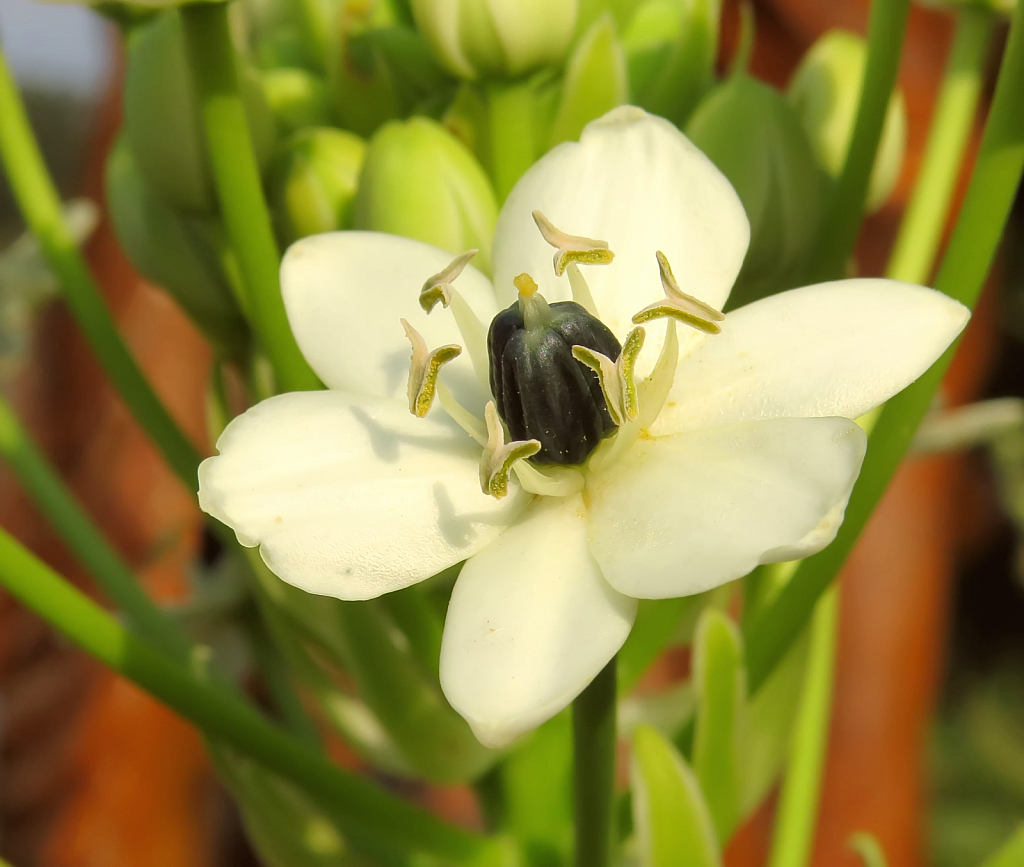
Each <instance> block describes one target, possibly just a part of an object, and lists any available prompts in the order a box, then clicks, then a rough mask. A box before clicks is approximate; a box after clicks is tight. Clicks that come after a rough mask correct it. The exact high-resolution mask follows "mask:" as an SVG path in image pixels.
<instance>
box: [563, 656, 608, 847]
mask: <svg viewBox="0 0 1024 867" xmlns="http://www.w3.org/2000/svg"><path fill="white" fill-rule="evenodd" d="M615 668H616V662H615V659H614V657H613V658H612V661H611V662H609V663H608V664H607V665H606V666H605V667H604V669H602V671H601V673H600V674H598V676H597V677H595V678H594V680H593V681H592V682H591V684H590V686H588V687H587V688H586V689H585V690H583V692H582V693H580V696H579V698H577V699H576V701H574V702H573V704H572V735H573V791H574V795H575V818H576V854H575V861H574V863H575V865H576V867H608V865H609V864H611V857H612V841H613V839H614V826H613V823H612V815H613V805H614V799H615V696H616V687H615V680H616V676H615Z"/></svg>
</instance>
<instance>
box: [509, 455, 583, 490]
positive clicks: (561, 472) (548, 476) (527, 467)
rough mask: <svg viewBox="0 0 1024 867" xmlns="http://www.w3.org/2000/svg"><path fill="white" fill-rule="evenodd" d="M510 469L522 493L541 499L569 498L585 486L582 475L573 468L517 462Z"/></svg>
mask: <svg viewBox="0 0 1024 867" xmlns="http://www.w3.org/2000/svg"><path fill="white" fill-rule="evenodd" d="M512 469H513V470H515V474H516V476H517V477H518V478H519V484H520V485H522V486H523V490H524V491H528V492H529V493H531V494H537V495H538V496H541V497H571V496H572V495H573V494H578V493H579V492H580V491H582V490H583V488H584V487H585V485H586V480H585V479H584V477H583V473H581V472H580V471H579V470H577V469H576V468H574V467H556V466H548V467H538V466H536V465H534V464H531V463H528V462H526V461H519V463H517V464H516V465H515V466H514V467H512Z"/></svg>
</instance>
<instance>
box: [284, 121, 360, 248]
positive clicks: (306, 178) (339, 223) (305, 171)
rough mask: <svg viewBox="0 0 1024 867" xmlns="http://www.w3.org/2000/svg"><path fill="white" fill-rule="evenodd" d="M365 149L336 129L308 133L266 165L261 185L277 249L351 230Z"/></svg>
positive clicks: (297, 136)
mask: <svg viewBox="0 0 1024 867" xmlns="http://www.w3.org/2000/svg"><path fill="white" fill-rule="evenodd" d="M365 155H366V143H365V142H364V141H363V140H362V139H361V138H359V137H358V136H355V135H352V133H350V132H344V131H343V130H340V129H332V128H329V127H326V128H310V129H304V130H301V131H300V132H298V133H296V134H295V135H294V136H292V138H291V139H289V140H288V142H286V143H285V144H284V145H283V146H282V147H281V148H280V150H279V151H278V153H277V154H276V155H275V157H274V159H273V160H272V161H271V164H270V170H269V172H268V179H267V198H268V199H269V200H270V205H271V210H272V211H273V215H274V223H275V226H276V228H277V232H278V236H279V238H280V241H281V244H282V246H288V245H290V244H292V243H294V242H295V241H297V240H298V239H299V238H305V237H306V236H307V235H317V234H320V233H321V232H333V231H335V230H338V229H350V228H352V210H353V203H354V201H355V196H356V189H357V187H358V184H359V172H360V169H362V166H363V158H364V157H365Z"/></svg>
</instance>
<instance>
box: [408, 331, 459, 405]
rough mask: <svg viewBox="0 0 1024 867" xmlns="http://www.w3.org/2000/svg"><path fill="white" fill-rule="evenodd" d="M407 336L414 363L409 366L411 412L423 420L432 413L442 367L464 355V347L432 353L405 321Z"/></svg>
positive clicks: (444, 348)
mask: <svg viewBox="0 0 1024 867" xmlns="http://www.w3.org/2000/svg"><path fill="white" fill-rule="evenodd" d="M402 327H403V328H405V336H406V337H408V338H409V343H411V344H412V362H411V364H410V365H409V386H408V393H409V412H411V413H412V414H413V415H414V416H416V417H417V418H423V417H424V416H426V414H427V413H428V412H429V411H430V405H431V404H432V403H433V402H434V395H435V393H436V391H437V375H438V373H439V372H440V370H441V367H442V366H443V365H445V364H447V363H448V362H449V361H451V360H452V359H454V358H458V357H459V355H461V354H462V347H461V346H457V345H455V344H454V343H452V344H449V345H447V346H441V347H438V348H437V349H435V350H434V351H433V352H431V351H430V350H429V349H427V342H426V341H425V340H424V339H423V335H422V334H420V333H419V332H418V331H417V330H416V329H415V328H413V327H412V326H411V325H410V324H409V322H408V321H407V320H405V319H403V320H402Z"/></svg>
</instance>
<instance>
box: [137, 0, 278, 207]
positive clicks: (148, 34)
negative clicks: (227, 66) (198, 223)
mask: <svg viewBox="0 0 1024 867" xmlns="http://www.w3.org/2000/svg"><path fill="white" fill-rule="evenodd" d="M239 71H240V73H241V80H242V89H243V96H244V99H245V107H246V112H247V116H248V120H249V128H250V129H251V130H252V136H253V144H254V146H255V149H256V156H257V159H258V160H259V162H260V165H264V164H265V163H266V160H267V159H268V158H269V156H270V152H271V150H272V148H273V143H274V136H275V132H274V121H273V118H272V117H271V116H270V112H269V110H268V109H267V104H266V101H265V100H264V97H263V89H262V87H261V86H260V82H259V79H258V78H257V76H256V75H255V73H254V72H253V71H252V70H251V69H248V68H247V67H244V66H243V67H242V68H240V70H239ZM124 109H125V120H124V130H125V137H126V140H127V144H128V147H129V148H130V149H131V152H132V156H133V157H134V158H135V163H136V165H137V166H138V169H139V171H140V172H141V173H142V176H143V177H144V178H145V180H146V183H147V184H149V186H150V188H151V189H152V190H153V191H154V192H155V193H157V194H158V195H160V196H162V197H163V198H164V199H165V200H166V201H167V202H168V203H169V204H170V205H172V206H173V207H176V208H182V209H185V210H191V211H202V212H205V213H213V212H214V211H216V210H217V198H216V193H215V190H214V186H213V176H212V173H211V169H210V164H209V157H208V156H207V154H206V144H205V141H204V137H203V131H202V126H201V121H200V117H199V106H198V103H197V100H196V97H195V93H194V91H193V88H192V78H191V73H190V70H189V65H188V58H187V56H186V52H185V43H184V38H183V34H182V30H181V21H180V19H179V18H178V16H177V14H175V13H173V12H171V13H165V14H162V15H160V16H159V17H158V18H156V19H155V20H154V21H152V22H151V23H149V24H147V25H146V26H145V27H143V28H142V29H141V30H140V31H139V32H138V33H137V34H135V35H134V36H133V38H132V40H131V43H130V46H129V51H128V69H127V73H126V77H125V93H124Z"/></svg>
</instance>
